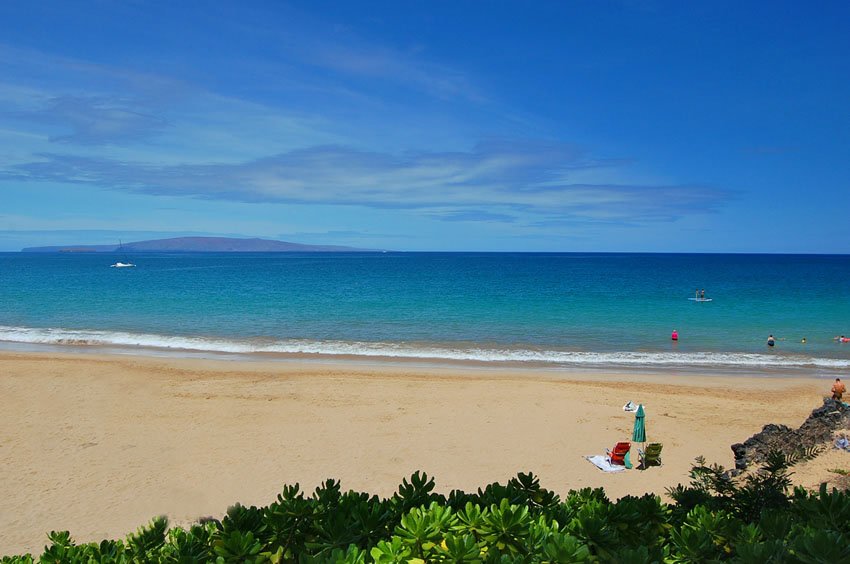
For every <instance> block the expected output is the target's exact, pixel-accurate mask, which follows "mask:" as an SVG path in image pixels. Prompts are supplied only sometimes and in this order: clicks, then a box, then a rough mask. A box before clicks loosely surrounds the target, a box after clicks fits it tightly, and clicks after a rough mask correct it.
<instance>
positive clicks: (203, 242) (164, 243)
mask: <svg viewBox="0 0 850 564" xmlns="http://www.w3.org/2000/svg"><path fill="white" fill-rule="evenodd" d="M119 250H122V251H123V252H126V253H134V252H135V253H139V252H185V253H298V252H303V253H321V252H335V253H347V252H379V251H377V250H375V249H357V248H354V247H343V246H337V245H304V244H301V243H289V242H287V241H276V240H273V239H256V238H254V239H238V238H232V237H174V238H172V239H152V240H150V241H135V242H132V243H124V247H123V249H119V245H64V246H52V247H27V248H24V249H21V252H22V253H115V252H118V251H119Z"/></svg>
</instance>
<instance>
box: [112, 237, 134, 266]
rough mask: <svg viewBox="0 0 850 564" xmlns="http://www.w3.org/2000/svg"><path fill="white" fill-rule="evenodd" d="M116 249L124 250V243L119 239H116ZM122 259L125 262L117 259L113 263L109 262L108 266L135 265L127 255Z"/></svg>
mask: <svg viewBox="0 0 850 564" xmlns="http://www.w3.org/2000/svg"><path fill="white" fill-rule="evenodd" d="M118 250H119V251H121V252H124V243H122V242H121V239H119V240H118ZM124 260H125V261H126V262H122V261H120V260H119V261H118V262H116V263H115V264H110V265H109V266H110V268H131V267H133V266H136V265H135V264H133V263H132V262H130V261H129V260H127V255H124Z"/></svg>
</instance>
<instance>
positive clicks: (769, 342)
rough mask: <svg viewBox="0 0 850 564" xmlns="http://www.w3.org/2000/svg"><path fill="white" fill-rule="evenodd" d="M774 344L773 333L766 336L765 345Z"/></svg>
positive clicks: (770, 345)
mask: <svg viewBox="0 0 850 564" xmlns="http://www.w3.org/2000/svg"><path fill="white" fill-rule="evenodd" d="M775 344H776V339H774V338H773V335H768V336H767V346H769V347H772V346H773V345H775Z"/></svg>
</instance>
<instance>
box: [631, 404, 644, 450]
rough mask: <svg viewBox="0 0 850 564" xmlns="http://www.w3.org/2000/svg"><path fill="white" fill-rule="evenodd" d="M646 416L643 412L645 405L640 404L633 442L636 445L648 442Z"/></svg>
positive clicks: (636, 414) (636, 416)
mask: <svg viewBox="0 0 850 564" xmlns="http://www.w3.org/2000/svg"><path fill="white" fill-rule="evenodd" d="M645 417H646V414H645V413H644V412H643V404H640V405H639V406H638V409H637V413H635V428H634V430H633V431H632V441H633V442H636V443H645V442H646V421H645V420H644V418H645Z"/></svg>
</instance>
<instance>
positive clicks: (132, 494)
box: [0, 352, 847, 555]
mask: <svg viewBox="0 0 850 564" xmlns="http://www.w3.org/2000/svg"><path fill="white" fill-rule="evenodd" d="M829 382H830V381H829V380H823V379H815V378H811V379H801V378H770V379H768V378H758V377H752V376H738V375H730V376H724V377H708V376H696V375H693V374H687V375H677V374H664V375H641V374H633V373H632V374H613V373H612V374H603V373H594V374H586V373H585V374H583V373H578V372H569V371H544V370H521V369H516V370H506V369H500V370H495V369H481V368H474V367H453V368H437V367H435V368H426V367H422V366H419V365H413V364H410V365H405V364H386V363H385V364H381V363H379V362H376V363H374V364H371V365H366V364H359V363H353V362H347V363H346V362H334V363H318V362H303V361H297V360H291V361H283V362H236V361H225V360H219V361H215V360H196V359H163V358H156V357H141V356H139V357H131V356H107V355H99V356H92V355H78V354H70V355H69V354H52V353H51V354H46V353H11V352H3V353H0V394H2V398H3V409H2V410H0V476H2V481H0V500H2V502H0V555H4V554H14V553H20V552H23V551H33V552H36V551H40V550H41V549H42V547H43V545H44V544H45V541H46V536H45V534H46V533H47V532H48V531H50V530H70V531H71V534H72V536H73V537H74V539H75V540H76V541H77V542H88V541H92V540H101V539H103V538H118V537H123V536H125V535H126V534H127V533H129V532H131V531H133V530H135V529H136V528H137V527H139V526H140V525H142V524H144V523H146V522H147V521H148V520H149V519H150V518H151V517H153V516H155V515H160V514H164V515H167V516H168V517H169V518H170V520H171V522H172V523H174V524H182V525H185V524H188V523H190V522H193V521H194V520H196V519H197V518H198V517H201V516H207V515H212V516H217V517H220V516H221V515H222V514H223V513H224V511H226V509H227V507H228V506H229V505H232V504H233V503H235V502H237V501H238V502H241V503H243V504H246V505H250V504H254V505H266V504H268V503H270V502H271V501H273V500H274V499H275V496H276V495H277V494H278V493H279V492H280V491H281V489H282V486H283V485H284V484H292V483H295V482H300V483H301V485H302V488H304V489H306V490H308V491H312V489H313V488H315V487H316V486H318V485H319V484H320V483H321V482H322V481H323V480H324V479H326V478H330V477H333V478H338V479H340V480H341V481H342V487H343V488H344V489H349V488H350V489H356V490H361V491H367V492H371V493H376V494H378V495H381V496H387V495H391V494H392V493H393V492H394V491H395V490H396V488H397V486H398V484H399V482H400V481H401V479H402V478H405V477H408V476H410V474H411V473H413V472H414V471H416V470H424V471H426V472H427V473H428V474H429V475H432V476H434V477H435V478H436V480H437V488H438V490H439V491H442V492H445V493H448V492H449V491H450V490H452V489H454V488H460V489H464V490H469V491H474V490H475V489H477V488H478V487H479V486H483V485H485V484H487V483H490V482H493V481H499V482H504V481H506V480H508V479H510V478H511V477H512V476H514V475H515V474H516V473H517V472H522V471H533V472H534V473H536V474H537V475H538V476H539V477H540V481H541V483H542V485H543V486H544V487H547V488H549V489H552V490H555V491H556V492H558V493H559V494H565V493H566V492H567V491H569V490H570V489H576V488H581V487H585V486H592V487H596V486H604V488H605V490H606V492H608V495H609V496H610V497H612V498H618V497H621V496H623V495H626V494H642V493H645V492H655V493H658V494H662V495H663V494H664V491H665V488H667V487H669V486H674V485H676V484H678V483H680V482H681V483H687V481H688V478H687V472H688V470H689V469H690V467H691V464H692V462H693V460H694V458H695V457H696V456H698V455H704V456H705V457H706V458H707V459H708V460H709V461H710V462H717V463H720V464H723V465H725V466H727V467H729V466H731V465H732V464H733V460H732V453H731V450H730V448H729V446H730V445H731V444H732V443H735V442H740V441H742V440H744V439H746V438H747V437H749V436H750V435H752V434H753V433H755V432H757V431H759V430H760V429H761V427H762V426H763V425H764V424H765V423H769V422H772V423H784V424H787V425H790V426H795V427H796V426H798V425H800V423H802V422H803V421H804V420H805V418H806V417H807V416H808V414H809V413H810V412H811V410H812V409H813V408H814V407H817V406H818V405H820V404H821V399H822V396H823V393H825V391H826V390H828V389H829ZM626 400H632V401H635V402H642V403H644V404H645V405H646V411H647V428H648V438H649V440H651V441H659V442H663V443H664V452H663V460H664V466H662V467H660V468H657V467H654V468H650V469H649V470H647V471H644V472H641V471H636V470H633V471H627V472H623V473H619V474H605V473H603V472H601V471H600V470H597V469H596V468H595V467H594V466H592V465H591V464H590V463H588V462H587V461H586V460H584V458H583V455H589V454H604V452H605V449H606V447H607V448H611V447H612V446H613V445H614V443H615V442H617V441H618V440H624V439H628V438H629V437H630V435H631V429H632V425H633V421H634V416H633V414H630V413H625V412H623V410H622V406H623V404H624V403H625V402H626ZM833 456H834V455H833ZM816 462H817V461H816ZM840 465H841V459H838V460H836V461H833V460H832V459H830V460H829V461H827V462H820V463H812V464H811V465H809V466H808V467H806V468H805V469H804V471H802V472H800V473H799V474H801V475H802V477H803V478H802V479H803V480H804V481H806V480H808V482H811V483H810V484H808V485H816V483H817V480H818V479H819V476H823V475H824V473H825V472H826V468H827V467H829V468H831V467H836V466H838V467H840ZM844 467H845V468H846V467H847V464H846V463H844Z"/></svg>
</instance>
